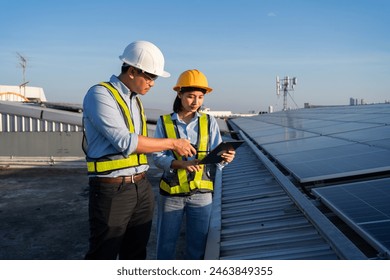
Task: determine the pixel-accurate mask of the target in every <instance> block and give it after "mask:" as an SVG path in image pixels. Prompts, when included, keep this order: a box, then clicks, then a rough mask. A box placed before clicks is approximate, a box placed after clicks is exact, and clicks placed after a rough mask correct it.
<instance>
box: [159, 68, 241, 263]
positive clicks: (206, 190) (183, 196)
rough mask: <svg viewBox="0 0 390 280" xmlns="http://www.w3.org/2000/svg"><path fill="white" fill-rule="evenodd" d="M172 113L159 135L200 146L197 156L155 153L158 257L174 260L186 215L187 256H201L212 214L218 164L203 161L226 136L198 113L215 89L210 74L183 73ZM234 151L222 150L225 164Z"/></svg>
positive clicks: (164, 119)
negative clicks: (158, 173) (158, 177)
mask: <svg viewBox="0 0 390 280" xmlns="http://www.w3.org/2000/svg"><path fill="white" fill-rule="evenodd" d="M173 90H174V91H176V92H177V96H176V99H175V101H174V104H173V111H174V112H173V113H172V114H170V115H165V116H161V117H160V119H159V120H158V122H157V127H156V132H155V137H158V138H163V137H168V138H186V139H188V140H190V141H191V144H193V145H194V146H195V147H197V155H196V156H195V157H191V158H185V157H182V156H181V155H179V154H177V153H176V152H173V151H162V152H159V153H154V154H153V159H154V162H155V164H156V165H157V166H158V167H159V168H161V169H163V170H164V173H163V175H162V178H161V181H160V197H159V212H158V221H157V231H158V232H157V234H158V236H157V259H174V258H175V252H176V242H177V240H178V237H179V234H180V228H181V224H182V220H183V216H184V215H186V259H203V258H204V251H205V246H206V239H207V232H208V228H209V220H210V214H211V203H212V192H213V181H212V179H211V177H212V174H211V173H212V170H213V169H214V170H215V166H211V165H201V164H199V161H200V160H201V159H202V158H203V157H204V156H205V155H206V154H207V151H211V150H212V149H214V148H215V147H216V146H218V144H219V143H220V142H221V141H222V138H221V134H220V131H219V127H218V124H217V122H216V120H215V118H214V117H212V116H210V115H206V114H201V113H199V112H198V111H199V109H200V107H201V106H202V104H203V100H204V96H205V94H208V93H210V92H211V91H212V89H211V88H209V87H208V82H207V78H206V76H205V75H204V74H203V73H202V72H200V71H198V70H196V69H194V70H187V71H185V72H183V73H182V74H181V75H180V77H179V79H178V81H177V84H176V86H175V87H174V88H173ZM234 155H235V152H234V151H228V152H226V153H224V154H223V155H222V158H223V161H222V162H221V163H219V164H217V166H216V167H217V168H222V167H223V166H224V165H225V164H227V163H229V162H231V161H232V160H233V158H234Z"/></svg>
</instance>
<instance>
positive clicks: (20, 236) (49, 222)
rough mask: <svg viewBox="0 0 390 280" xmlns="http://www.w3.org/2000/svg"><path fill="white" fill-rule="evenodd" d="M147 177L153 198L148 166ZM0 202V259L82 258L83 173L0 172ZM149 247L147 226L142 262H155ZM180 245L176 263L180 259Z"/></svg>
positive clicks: (85, 232) (155, 174) (85, 231)
mask: <svg viewBox="0 0 390 280" xmlns="http://www.w3.org/2000/svg"><path fill="white" fill-rule="evenodd" d="M148 178H149V180H150V181H151V183H152V185H153V187H154V191H155V194H156V195H157V194H158V189H157V187H158V182H159V179H160V171H159V170H158V169H157V168H156V167H154V166H153V165H151V168H150V170H149V172H148ZM0 197H1V199H0V224H1V227H0V259H2V260H81V259H83V258H84V255H85V253H86V252H87V249H88V238H89V228H88V226H89V225H88V178H87V175H86V169H84V168H69V167H67V168H65V169H64V168H61V167H39V168H33V167H32V168H4V167H3V168H0ZM156 209H157V207H155V210H156ZM155 213H156V212H155ZM155 221H156V219H154V222H155ZM180 242H182V241H180ZM155 244H156V229H155V223H153V228H152V232H151V237H150V242H149V246H148V259H155ZM181 244H182V243H179V246H178V255H177V258H178V259H180V258H183V252H182V247H183V246H182V245H181Z"/></svg>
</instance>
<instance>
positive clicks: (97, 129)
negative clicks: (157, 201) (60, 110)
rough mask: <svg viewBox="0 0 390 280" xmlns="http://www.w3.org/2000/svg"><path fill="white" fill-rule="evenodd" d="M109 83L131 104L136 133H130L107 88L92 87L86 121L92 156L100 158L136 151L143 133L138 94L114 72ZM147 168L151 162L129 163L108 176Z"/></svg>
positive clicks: (84, 110)
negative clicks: (140, 135) (129, 165)
mask: <svg viewBox="0 0 390 280" xmlns="http://www.w3.org/2000/svg"><path fill="white" fill-rule="evenodd" d="M110 83H111V84H112V85H113V86H114V87H115V88H116V89H117V90H118V92H119V93H120V95H121V96H122V97H123V100H125V102H126V104H127V106H128V107H129V111H130V114H131V119H132V120H133V123H134V129H135V133H129V129H128V127H127V125H126V123H125V120H124V118H123V115H122V113H121V110H120V107H119V105H118V104H117V102H116V101H115V99H114V97H113V96H112V95H111V94H110V92H109V91H108V89H107V88H105V87H103V86H100V85H95V86H93V87H91V88H90V89H89V90H88V92H87V94H86V95H85V97H84V102H83V122H84V129H85V134H86V138H87V142H88V151H87V157H89V158H95V159H97V158H100V157H103V156H106V155H113V154H122V155H123V156H124V157H128V156H129V155H130V154H132V153H134V152H135V149H136V148H137V145H138V134H141V127H142V124H141V117H140V109H139V108H138V103H137V100H136V94H135V93H131V92H130V90H129V89H128V88H127V87H126V86H125V85H124V84H123V83H122V82H121V81H120V80H119V79H118V77H116V76H114V75H113V76H111V78H110ZM148 169H149V166H148V165H141V166H138V167H130V168H126V169H121V170H117V171H113V172H111V173H110V174H109V175H105V177H117V176H130V175H133V174H136V173H140V172H143V171H147V170H148ZM99 176H100V175H99Z"/></svg>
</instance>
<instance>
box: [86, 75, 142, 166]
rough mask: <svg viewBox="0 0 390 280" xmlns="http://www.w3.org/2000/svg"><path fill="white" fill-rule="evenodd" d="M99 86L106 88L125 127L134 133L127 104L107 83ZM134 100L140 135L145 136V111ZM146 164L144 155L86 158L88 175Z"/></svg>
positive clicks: (139, 103) (138, 102)
mask: <svg viewBox="0 0 390 280" xmlns="http://www.w3.org/2000/svg"><path fill="white" fill-rule="evenodd" d="M100 85H101V86H104V87H105V88H107V89H108V90H109V92H110V93H111V94H112V96H113V97H114V99H115V101H116V102H117V103H118V105H119V107H120V109H121V111H122V115H123V118H124V120H125V122H126V125H127V127H128V128H129V132H130V133H134V132H135V129H134V124H133V120H132V119H131V115H130V111H129V108H128V107H127V104H126V102H125V101H124V100H123V98H122V96H121V95H120V94H119V92H118V90H117V89H116V88H114V87H113V86H112V85H111V84H109V83H100ZM136 100H137V104H138V107H139V110H140V115H141V121H142V135H143V136H147V135H148V128H147V124H146V117H145V111H144V108H143V106H142V103H141V101H140V100H139V98H138V97H136ZM147 163H148V159H147V157H146V155H145V154H131V155H129V157H127V158H119V159H107V158H106V157H105V158H104V159H98V160H93V159H90V158H87V168H88V173H90V174H100V173H107V172H111V171H114V170H119V169H124V168H129V167H135V166H139V165H142V164H147Z"/></svg>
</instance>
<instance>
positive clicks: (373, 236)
mask: <svg viewBox="0 0 390 280" xmlns="http://www.w3.org/2000/svg"><path fill="white" fill-rule="evenodd" d="M312 192H313V194H314V195H316V196H317V197H319V198H320V200H321V201H322V202H323V203H324V204H325V205H326V206H327V207H329V208H330V209H331V210H332V211H333V212H334V213H335V214H337V215H338V216H339V217H340V218H341V219H343V220H344V221H345V222H346V223H347V224H348V225H349V226H351V227H352V228H353V229H354V230H355V231H356V232H357V233H359V234H360V235H361V236H362V237H363V238H364V239H366V240H367V242H369V243H370V244H371V245H372V246H373V247H374V248H376V249H377V250H378V251H379V252H381V253H382V254H383V257H385V258H389V257H390V178H386V179H378V180H372V181H364V182H358V183H350V184H343V185H336V186H331V187H323V188H317V189H313V190H312Z"/></svg>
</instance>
